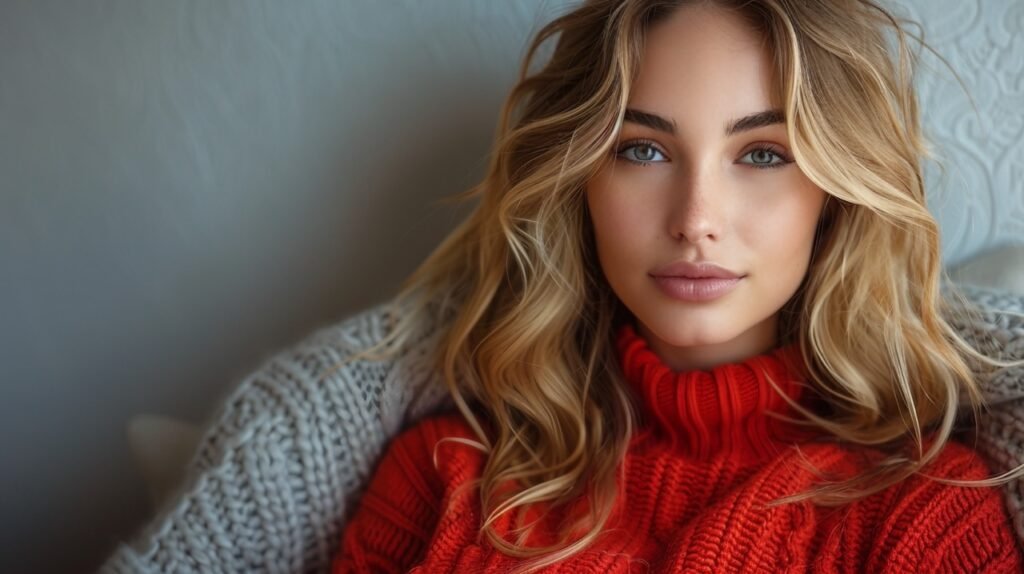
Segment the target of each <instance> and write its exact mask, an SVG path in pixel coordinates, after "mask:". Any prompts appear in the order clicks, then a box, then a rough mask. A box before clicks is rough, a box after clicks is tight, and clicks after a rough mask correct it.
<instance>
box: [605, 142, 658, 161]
mask: <svg viewBox="0 0 1024 574" xmlns="http://www.w3.org/2000/svg"><path fill="white" fill-rule="evenodd" d="M637 150H639V151H638V152H637V153H636V154H634V155H635V158H631V157H629V154H627V153H626V152H629V151H637ZM615 154H616V155H617V156H621V157H623V159H625V160H626V161H628V162H630V163H635V164H637V165H650V164H651V163H655V157H656V156H657V155H662V157H664V154H662V153H661V152H660V151H659V150H658V148H656V147H654V145H653V144H652V143H651V142H647V141H643V140H637V141H632V142H629V143H627V144H625V145H623V146H621V147H619V148H618V149H617V150H615ZM659 163H660V162H659Z"/></svg>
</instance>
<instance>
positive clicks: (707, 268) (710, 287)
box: [650, 261, 746, 301]
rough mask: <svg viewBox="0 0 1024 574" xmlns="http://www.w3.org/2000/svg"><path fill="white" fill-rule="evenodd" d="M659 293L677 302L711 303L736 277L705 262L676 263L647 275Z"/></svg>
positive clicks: (736, 281) (741, 276) (734, 273)
mask: <svg viewBox="0 0 1024 574" xmlns="http://www.w3.org/2000/svg"><path fill="white" fill-rule="evenodd" d="M650 276H651V278H652V279H654V281H655V283H657V284H658V287H659V288H660V289H661V290H662V292H663V293H665V294H666V295H668V296H669V297H672V298H673V299H679V300H681V301H711V300H714V299H718V298H719V297H722V296H724V295H725V294H727V293H729V292H730V291H732V290H733V289H735V288H736V286H737V285H738V284H739V282H740V281H742V280H743V278H744V277H746V276H745V275H740V274H739V273H736V272H734V271H730V270H729V269H726V268H724V267H721V266H719V265H716V264H714V263H711V262H708V261H699V262H693V263H691V262H689V261H676V262H675V263H671V264H669V265H665V266H663V267H659V268H658V269H656V270H654V271H652V272H651V273H650Z"/></svg>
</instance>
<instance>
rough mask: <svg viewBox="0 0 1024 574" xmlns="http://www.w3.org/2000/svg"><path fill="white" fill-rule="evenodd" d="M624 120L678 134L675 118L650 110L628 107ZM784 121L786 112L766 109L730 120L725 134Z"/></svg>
mask: <svg viewBox="0 0 1024 574" xmlns="http://www.w3.org/2000/svg"><path fill="white" fill-rule="evenodd" d="M623 120H624V121H627V122H633V123H635V124H640V125H642V126H647V127H649V128H651V129H654V130H658V131H659V132H665V133H667V134H672V135H675V134H676V122H675V120H668V119H666V118H663V117H661V116H659V115H658V114H652V113H650V112H644V111H640V110H636V109H633V108H626V115H625V116H624V117H623ZM784 123H786V114H785V113H784V112H783V111H782V110H778V109H775V110H764V111H763V112H756V113H753V114H749V115H746V116H743V117H742V118H739V119H736V120H733V121H731V122H728V123H727V124H725V135H726V137H729V136H733V135H735V134H738V133H740V132H745V131H750V130H753V129H757V128H763V127H764V126H770V125H774V124H784Z"/></svg>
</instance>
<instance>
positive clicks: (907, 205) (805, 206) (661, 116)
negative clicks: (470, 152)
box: [334, 0, 1022, 573]
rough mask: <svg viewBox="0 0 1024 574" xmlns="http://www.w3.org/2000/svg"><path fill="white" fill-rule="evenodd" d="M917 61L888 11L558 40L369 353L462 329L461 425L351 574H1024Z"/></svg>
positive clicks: (360, 552) (578, 16)
mask: <svg viewBox="0 0 1024 574" xmlns="http://www.w3.org/2000/svg"><path fill="white" fill-rule="evenodd" d="M555 38H557V42H556V43H555V45H554V46H553V48H554V51H553V53H552V55H551V56H550V58H549V59H548V60H547V62H546V63H545V64H544V65H543V66H542V67H541V68H540V69H538V70H531V69H530V68H531V62H532V61H533V59H534V57H535V55H536V54H537V53H538V51H539V50H540V49H541V47H542V46H543V45H544V44H545V42H546V41H547V40H550V39H555ZM907 40H908V33H907V32H906V31H905V30H904V29H903V28H902V26H901V23H900V21H899V20H896V19H894V18H893V16H892V15H891V14H890V13H888V12H887V11H886V10H885V9H884V8H883V7H881V6H879V5H877V4H875V3H874V2H871V1H869V0H746V1H699V2H680V1H675V2H669V1H663V0H662V1H655V0H592V1H587V2H585V3H583V4H582V5H580V6H578V7H577V8H576V9H575V10H573V11H572V12H571V13H568V14H566V15H564V16H562V17H559V18H558V19H556V20H555V21H554V22H552V23H550V24H549V25H547V26H546V27H545V28H543V29H542V30H541V31H540V33H539V34H538V36H537V37H536V38H535V40H534V42H533V43H532V44H531V48H530V50H529V52H528V54H527V57H526V61H525V63H524V65H523V68H522V71H521V74H520V81H519V83H518V84H517V85H516V86H515V88H514V89H513V90H512V93H511V95H510V98H509V100H508V102H507V104H506V107H505V110H504V113H503V117H502V123H501V125H500V127H499V133H498V139H497V142H496V147H495V151H494V153H493V156H492V160H491V164H490V167H489V170H488V173H487V176H486V178H485V180H484V181H483V182H482V183H481V184H479V185H478V186H476V187H475V188H474V189H472V190H470V192H468V193H466V194H464V196H463V198H464V199H469V198H478V199H479V205H478V206H477V208H476V210H475V212H474V213H473V214H472V215H471V217H469V218H468V220H467V221H465V222H464V223H463V224H462V225H461V226H460V227H459V228H458V229H456V230H455V231H454V233H452V234H451V236H450V237H449V238H448V239H447V240H446V241H445V242H443V244H442V245H441V246H440V247H439V248H438V249H437V250H436V251H435V252H434V253H433V254H432V255H431V256H430V258H429V259H428V260H427V261H426V262H425V263H424V264H423V265H422V267H421V268H420V269H418V270H417V271H416V273H415V274H414V275H413V276H412V277H410V279H409V280H408V281H407V282H406V284H405V286H404V289H403V292H402V293H401V296H400V297H399V299H398V301H400V304H399V305H400V309H401V311H400V312H399V313H396V316H398V317H399V319H398V322H397V324H396V325H395V326H394V329H393V330H392V331H391V333H390V335H389V337H388V338H387V339H386V340H385V342H384V343H383V344H382V345H381V346H380V347H379V348H377V349H372V350H371V351H372V352H373V353H379V352H380V351H382V350H384V351H386V352H390V353H396V352H400V350H401V348H402V342H403V338H405V337H408V335H409V333H411V332H413V331H414V330H415V328H416V326H417V325H418V324H423V323H425V322H427V321H429V320H434V319H436V318H437V317H441V318H443V329H444V330H443V332H442V336H441V339H440V341H441V343H440V345H439V346H438V348H437V356H436V364H437V368H438V369H439V370H440V371H441V372H443V374H444V377H445V379H446V380H447V382H448V384H449V387H450V391H451V393H452V396H453V398H454V400H455V403H456V405H457V406H458V412H455V413H451V414H448V415H444V416H438V417H434V418H430V419H427V420H425V421H422V422H420V423H419V424H417V425H416V426H414V427H413V428H411V429H408V430H406V431H405V432H404V433H402V434H401V435H400V436H399V437H398V438H397V439H396V440H394V441H393V442H392V444H391V445H390V447H389V449H388V451H387V454H386V455H385V457H384V458H383V460H382V461H381V462H380V465H379V466H378V468H377V470H376V474H375V476H374V477H373V479H372V481H371V483H370V485H369V487H368V488H367V490H366V491H365V493H364V494H363V495H362V497H361V499H360V503H359V507H358V509H357V510H356V512H355V514H354V516H353V517H352V519H351V521H350V522H349V523H348V525H347V526H346V529H345V531H344V534H343V538H342V542H341V551H340V554H339V555H338V556H337V558H336V560H335V563H334V570H335V572H339V573H340V572H352V571H358V572H369V571H382V572H399V571H415V572H423V573H437V572H474V573H475V572H531V571H550V572H677V571H687V572H691V571H692V572H698V571H699V572H753V571H757V572H790V571H828V572H833V571H835V572H840V571H842V572H910V571H913V572H1019V571H1020V570H1021V564H1022V559H1021V555H1020V551H1019V549H1018V546H1017V544H1016V540H1015V538H1014V534H1013V531H1012V529H1011V523H1010V518H1009V516H1008V514H1007V510H1006V507H1005V505H1004V504H1003V502H1002V499H1001V497H1000V494H999V492H998V490H996V489H993V488H991V487H992V486H994V485H996V484H1001V483H1002V482H1005V481H1006V480H1008V478H1006V477H1004V478H1003V479H998V480H993V479H991V478H990V476H989V475H990V472H989V469H988V467H987V466H986V464H985V463H984V462H983V460H982V459H981V457H980V456H979V454H978V453H977V452H976V451H974V450H972V448H971V447H970V446H969V445H968V444H966V441H962V440H959V435H958V434H956V431H957V430H958V429H957V428H956V427H955V426H954V422H955V419H956V413H957V411H958V409H959V407H960V406H961V402H962V401H967V402H968V403H970V404H971V405H972V406H974V407H975V408H976V407H977V406H979V405H980V404H981V403H982V399H981V395H980V393H979V392H978V388H977V385H976V382H975V381H974V379H973V377H974V375H973V374H972V371H971V369H970V368H969V367H970V366H971V365H972V364H976V363H979V362H980V363H985V364H988V365H992V366H1005V364H1002V363H999V362H998V361H995V360H993V359H990V358H986V357H984V356H981V355H980V354H979V353H978V352H977V351H975V350H974V349H972V348H971V347H970V346H969V345H968V344H967V343H966V342H965V341H964V340H963V339H961V338H960V337H959V336H958V335H957V333H956V332H955V331H954V329H952V328H951V327H950V325H949V323H947V321H946V318H945V317H946V315H947V314H948V313H949V312H953V311H955V310H956V309H957V306H956V304H955V299H953V294H952V293H944V292H943V291H942V290H941V289H940V275H941V268H940V265H941V262H940V253H939V231H938V229H937V227H936V223H935V221H934V220H933V218H932V217H931V215H929V212H928V210H927V208H926V206H925V190H924V188H923V180H922V175H921V174H922V168H921V162H922V159H923V158H925V157H927V145H926V142H925V141H924V140H923V139H922V135H921V131H920V127H919V119H918V111H917V107H916V102H915V93H914V91H913V86H912V64H913V63H914V53H913V52H912V51H911V50H910V47H909V46H908V43H907ZM432 318H433V319H432ZM371 354H372V353H371ZM385 354H386V353H385ZM1020 470H1021V469H1017V471H1016V472H1015V473H1014V476H1016V475H1019V474H1020Z"/></svg>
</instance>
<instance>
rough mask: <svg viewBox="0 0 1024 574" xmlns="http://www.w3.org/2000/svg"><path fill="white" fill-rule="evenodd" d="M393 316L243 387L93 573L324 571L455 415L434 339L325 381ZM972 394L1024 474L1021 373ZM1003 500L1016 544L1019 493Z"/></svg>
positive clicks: (988, 317) (331, 333)
mask: <svg viewBox="0 0 1024 574" xmlns="http://www.w3.org/2000/svg"><path fill="white" fill-rule="evenodd" d="M964 289H965V290H966V291H967V295H968V297H969V299H970V300H971V301H972V302H973V303H975V304H977V305H979V306H980V307H981V308H982V309H983V314H982V315H981V316H980V317H978V318H977V319H967V318H954V319H953V325H954V327H955V328H956V329H957V331H958V332H959V333H960V334H961V335H962V336H964V337H966V338H967V340H968V341H970V342H971V344H972V345H975V346H977V347H979V348H980V349H981V350H982V351H983V352H985V353H987V354H990V355H997V354H999V353H1002V354H1003V356H1004V357H1006V358H1017V359H1021V358H1024V319H1021V318H1020V317H1015V316H1012V315H1006V314H1003V313H1001V311H1004V310H1005V311H1012V312H1016V313H1024V298H1022V297H1021V296H1019V295H1011V294H1008V293H1000V292H996V291H991V290H986V289H980V288H971V287H965V288H964ZM391 311H392V308H391V302H390V301H389V302H386V303H382V304H380V305H377V306H375V307H372V308H369V309H366V310H364V311H362V312H360V313H358V314H354V315H352V316H350V317H347V318H345V319H344V320H342V321H338V322H336V323H334V324H331V325H329V326H326V327H324V328H322V329H318V330H316V331H315V332H313V333H310V334H309V335H308V336H306V337H305V338H304V339H303V340H301V341H299V342H297V343H295V344H294V345H292V346H291V347H289V348H286V349H282V350H280V351H276V352H275V353H274V354H273V356H271V357H269V358H268V359H267V360H265V361H263V362H262V364H260V365H258V367H257V368H255V369H253V370H252V371H251V372H250V373H248V374H247V375H246V376H245V377H244V378H243V379H242V380H240V381H239V383H238V384H236V385H235V387H234V388H233V389H232V391H231V393H230V394H229V395H228V396H226V397H225V398H224V400H223V401H222V402H221V404H220V405H219V407H218V408H217V410H216V411H215V413H214V415H213V416H212V417H211V418H210V420H209V421H207V423H206V425H205V430H204V434H203V438H202V441H201V445H200V447H199V449H198V451H197V452H196V454H195V456H194V457H193V459H192V461H191V462H190V464H189V466H188V469H187V478H186V480H185V481H184V482H183V483H182V485H181V487H180V489H179V492H178V493H177V495H176V496H175V497H174V498H173V500H171V501H169V503H168V504H167V506H166V507H164V508H161V509H159V511H158V512H156V513H155V515H154V516H153V517H152V518H151V519H150V521H149V522H148V523H147V524H145V525H144V526H143V527H142V528H140V529H139V531H138V532H137V533H135V535H134V536H133V537H132V539H131V541H130V542H126V541H119V540H111V546H112V547H113V546H114V545H115V543H116V545H117V547H116V549H113V552H112V554H111V555H110V557H109V558H108V560H107V562H106V564H104V566H103V567H102V568H101V570H100V571H101V572H103V573H111V574H113V573H143V574H156V573H175V574H183V573H208V572H223V573H247V574H248V573H252V572H277V573H290V574H298V573H304V572H313V573H322V572H328V571H330V568H331V559H332V557H333V556H335V554H336V553H337V552H338V550H339V544H340V541H341V532H342V528H343V525H344V524H345V521H346V519H347V518H348V517H349V516H350V515H351V511H352V509H353V508H354V507H355V506H356V501H357V500H359V499H360V495H361V494H362V492H363V489H364V487H365V486H366V484H367V482H368V481H369V479H370V476H371V474H372V472H373V470H374V467H375V465H376V464H377V463H378V461H379V460H380V457H381V455H382V454H383V452H384V449H385V447H386V445H387V444H388V443H389V442H390V441H392V440H393V439H394V437H395V435H396V434H397V433H398V431H399V430H400V429H401V428H403V427H406V426H408V425H410V424H412V423H413V422H414V421H416V420H418V419H420V418H421V417H423V416H424V415H425V414H427V413H430V412H433V411H437V410H438V409H449V408H452V405H451V402H450V398H449V397H448V395H447V391H446V389H445V387H444V385H443V383H442V382H441V380H440V378H439V376H438V375H437V373H434V372H431V370H430V365H429V361H428V360H427V358H428V356H429V353H430V351H431V350H432V348H433V345H434V344H435V340H434V339H433V338H431V337H422V336H421V337H420V338H419V339H418V340H417V342H416V343H415V344H414V345H413V347H412V348H411V349H410V350H409V351H408V352H406V353H404V354H403V355H402V356H401V357H399V358H397V359H396V360H393V361H384V362H373V361H368V360H361V361H356V362H353V363H351V364H349V365H348V366H346V367H344V368H341V369H334V368H333V365H334V364H335V363H336V362H337V361H339V360H341V359H343V358H345V357H347V356H348V355H349V354H351V353H352V352H353V351H354V350H358V349H365V348H367V347H370V346H371V345H373V344H375V343H377V342H378V341H379V340H380V339H381V337H383V336H384V334H385V333H386V332H387V328H386V325H387V321H386V320H385V319H386V317H387V315H388V314H389V313H390V312H391ZM435 332H436V330H435V329H433V328H432V327H431V326H430V325H427V326H425V330H424V333H426V334H430V333H435ZM979 383H980V385H981V389H982V393H983V394H984V396H985V398H986V399H987V400H988V402H989V404H990V405H991V409H990V410H989V411H987V412H982V413H981V417H980V421H979V422H980V425H979V427H980V428H979V431H978V434H977V446H978V450H979V451H980V452H982V453H983V454H984V455H985V456H986V459H987V461H988V462H989V463H990V464H992V465H993V470H995V471H996V472H1003V471H1005V470H1007V469H1009V468H1013V467H1015V466H1016V465H1018V464H1021V463H1024V425H1022V424H1021V421H1024V370H1021V369H1009V370H1006V371H1004V372H1003V373H1002V374H1000V375H997V376H995V377H981V378H979ZM966 414H969V411H968V412H967V413H966ZM445 448H447V447H445ZM1002 491H1003V494H1004V498H1005V501H1006V505H1007V507H1008V508H1009V510H1010V511H1011V513H1012V514H1013V515H1014V517H1015V518H1014V520H1015V526H1016V529H1017V535H1018V537H1019V538H1020V539H1024V512H1022V511H1021V509H1022V507H1024V481H1022V480H1014V481H1012V482H1010V483H1008V484H1007V485H1006V486H1004V487H1003V488H1002ZM636 570H639V571H643V569H642V568H637V569H636ZM916 571H919V572H924V571H925V570H920V569H919V570H916Z"/></svg>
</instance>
